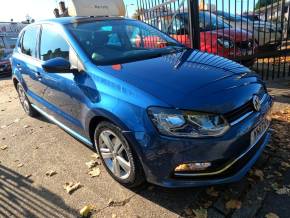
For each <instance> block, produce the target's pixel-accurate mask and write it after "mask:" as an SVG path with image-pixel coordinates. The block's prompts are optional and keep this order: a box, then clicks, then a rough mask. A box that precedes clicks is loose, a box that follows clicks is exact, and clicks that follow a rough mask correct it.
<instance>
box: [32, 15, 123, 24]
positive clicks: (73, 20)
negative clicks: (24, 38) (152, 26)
mask: <svg viewBox="0 0 290 218" xmlns="http://www.w3.org/2000/svg"><path fill="white" fill-rule="evenodd" d="M124 19H125V18H124V17H109V16H102V17H87V16H84V17H81V16H78V17H59V18H52V19H47V20H41V21H38V22H35V24H41V23H46V22H52V23H59V24H63V25H65V24H71V23H82V22H93V21H105V20H124Z"/></svg>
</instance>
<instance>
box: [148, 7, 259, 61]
mask: <svg viewBox="0 0 290 218" xmlns="http://www.w3.org/2000/svg"><path fill="white" fill-rule="evenodd" d="M171 19H172V16H169V17H167V16H163V17H161V18H160V19H158V20H157V22H156V21H154V22H153V23H155V24H156V25H155V26H157V27H158V29H161V30H162V31H163V32H165V33H167V34H169V35H170V36H171V37H173V38H175V39H176V40H178V41H179V42H181V43H182V44H184V45H186V46H188V47H190V39H189V30H188V28H189V25H188V13H179V14H176V15H175V19H173V20H172V21H170V20H171ZM199 20H200V24H199V26H200V50H201V51H205V52H209V53H213V54H217V55H220V56H223V57H226V58H229V59H238V58H240V57H243V59H242V61H241V62H242V64H244V65H246V66H250V65H252V64H253V63H254V61H255V58H253V56H251V55H253V54H254V53H255V52H256V48H257V44H256V43H255V41H254V40H253V39H252V38H253V37H252V35H251V33H247V32H246V31H243V30H241V29H239V28H237V29H234V28H232V27H231V26H230V25H228V24H226V23H224V22H222V19H221V18H219V17H217V16H216V15H214V14H212V13H210V12H208V11H200V12H199ZM170 24H171V25H170ZM153 25H154V24H153ZM247 56H249V57H247Z"/></svg>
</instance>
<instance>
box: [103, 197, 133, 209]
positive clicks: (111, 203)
mask: <svg viewBox="0 0 290 218" xmlns="http://www.w3.org/2000/svg"><path fill="white" fill-rule="evenodd" d="M129 201H130V198H128V199H125V200H123V201H114V200H112V199H111V198H110V199H109V202H108V206H109V207H121V206H124V205H125V204H127V203H128V202H129Z"/></svg>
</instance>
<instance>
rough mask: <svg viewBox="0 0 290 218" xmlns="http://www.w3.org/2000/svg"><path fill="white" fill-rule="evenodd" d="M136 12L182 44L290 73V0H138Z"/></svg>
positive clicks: (280, 74)
mask: <svg viewBox="0 0 290 218" xmlns="http://www.w3.org/2000/svg"><path fill="white" fill-rule="evenodd" d="M137 6H138V10H137V13H136V14H135V15H136V17H137V18H138V19H140V20H142V21H144V22H146V23H149V24H151V25H153V26H155V27H157V28H158V29H160V30H161V31H163V32H165V33H167V34H169V35H171V36H172V37H173V38H175V39H177V40H178V41H180V42H181V43H183V44H185V45H187V46H189V47H192V48H196V49H200V50H202V51H206V52H209V53H214V54H217V55H220V56H223V57H226V58H229V59H232V60H235V61H237V62H239V63H242V64H244V65H246V66H249V67H251V68H252V69H254V70H255V71H257V72H259V73H260V74H261V75H262V77H263V79H265V80H269V79H276V78H286V77H288V76H290V22H289V20H290V0H280V1H279V0H137Z"/></svg>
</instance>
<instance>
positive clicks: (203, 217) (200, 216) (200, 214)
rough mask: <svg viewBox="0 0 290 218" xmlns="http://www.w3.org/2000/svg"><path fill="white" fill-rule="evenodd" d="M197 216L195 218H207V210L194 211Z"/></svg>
mask: <svg viewBox="0 0 290 218" xmlns="http://www.w3.org/2000/svg"><path fill="white" fill-rule="evenodd" d="M192 212H193V213H194V215H195V218H207V210H206V209H204V208H199V209H196V210H192Z"/></svg>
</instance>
